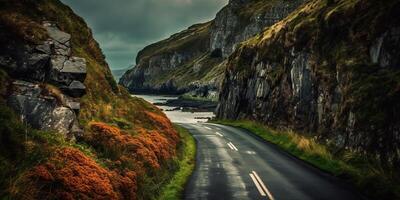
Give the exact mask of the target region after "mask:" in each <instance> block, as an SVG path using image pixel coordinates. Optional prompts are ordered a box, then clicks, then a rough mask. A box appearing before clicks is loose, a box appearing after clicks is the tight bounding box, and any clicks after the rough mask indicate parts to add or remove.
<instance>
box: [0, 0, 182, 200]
mask: <svg viewBox="0 0 400 200" xmlns="http://www.w3.org/2000/svg"><path fill="white" fill-rule="evenodd" d="M1 4H2V5H1V8H0V22H1V24H3V25H4V28H5V30H6V31H7V32H9V33H11V34H12V35H13V36H14V37H15V38H13V39H16V40H22V41H24V42H25V43H26V44H38V43H41V41H43V40H45V39H46V38H47V35H46V32H45V31H44V30H43V28H42V27H41V23H42V21H44V20H46V21H53V22H55V23H56V24H57V25H58V26H59V28H60V29H61V30H62V31H64V32H67V33H69V34H71V36H72V44H71V46H72V48H73V53H72V54H73V55H74V56H78V57H83V58H85V59H86V61H87V78H86V80H85V85H86V88H87V94H86V95H85V96H84V97H83V98H82V99H81V110H80V117H79V118H80V123H81V125H82V126H84V127H85V134H84V136H83V137H82V138H77V141H67V140H65V139H64V138H62V137H61V136H58V135H57V134H54V133H46V132H42V131H37V130H33V129H30V128H29V127H28V126H25V125H23V124H22V123H21V122H20V121H19V118H18V117H17V116H15V114H13V112H12V111H11V110H10V109H9V108H8V107H7V106H6V103H5V100H4V99H5V98H6V97H7V94H8V91H7V90H9V88H8V87H7V84H6V83H7V82H8V81H11V80H12V77H8V75H7V74H6V73H5V72H4V71H2V70H1V80H0V81H1V91H2V97H1V100H0V105H1V108H0V123H1V135H0V139H1V146H2V151H1V152H0V158H1V160H0V168H1V169H2V171H1V174H0V176H1V183H0V186H1V188H0V190H1V191H0V196H1V197H9V198H12V199H14V198H21V199H71V198H75V199H76V198H78V199H98V198H101V199H150V198H154V197H156V196H157V195H158V194H159V192H160V190H161V188H162V186H163V185H162V184H161V183H165V182H167V180H169V179H170V178H171V177H172V175H173V174H172V173H171V171H175V170H176V169H177V167H178V160H177V159H175V158H176V156H177V146H178V145H179V143H180V139H179V136H178V134H177V132H176V131H175V129H174V128H173V127H172V125H171V123H170V121H169V120H168V119H167V118H166V117H165V115H164V114H163V113H162V112H161V111H160V110H159V109H157V108H156V107H154V106H152V105H150V104H148V103H147V102H145V101H144V100H142V99H138V98H133V97H131V96H130V95H129V94H128V93H127V92H126V91H125V89H123V88H119V87H118V85H117V84H116V82H115V81H114V79H113V77H112V75H111V72H110V69H109V67H108V65H107V63H106V62H105V59H104V55H103V54H102V52H101V50H100V48H99V45H98V43H97V42H96V41H95V40H94V39H93V37H92V32H91V30H90V29H89V28H88V27H87V25H86V23H85V22H84V20H83V19H82V18H80V17H79V16H77V15H76V14H74V12H73V11H72V10H71V9H70V8H69V7H67V6H65V5H64V4H62V3H61V2H59V1H58V0H19V1H5V0H2V1H1Z"/></svg>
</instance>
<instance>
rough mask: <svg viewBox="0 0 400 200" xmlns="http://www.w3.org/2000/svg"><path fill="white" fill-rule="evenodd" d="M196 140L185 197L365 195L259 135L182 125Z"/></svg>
mask: <svg viewBox="0 0 400 200" xmlns="http://www.w3.org/2000/svg"><path fill="white" fill-rule="evenodd" d="M180 125H182V126H183V127H185V128H187V129H188V130H189V131H190V132H191V134H192V135H193V136H194V137H195V139H196V142H197V157H196V168H195V171H194V173H193V175H192V176H191V178H190V180H189V183H188V185H187V187H186V188H185V193H184V199H209V200H214V199H215V200H228V199H271V200H284V199H293V200H303V199H316V200H328V199H329V200H331V199H332V200H347V199H363V198H362V197H361V196H360V195H359V194H357V193H356V192H354V190H353V189H351V187H350V186H348V185H346V184H344V183H343V182H341V181H340V180H338V179H337V178H335V177H332V176H330V175H328V174H326V173H323V172H321V171H319V170H317V169H315V168H314V167H312V166H310V165H308V164H306V163H304V162H302V161H300V160H298V159H297V158H294V157H293V156H291V155H289V154H287V153H285V152H284V151H282V150H280V149H279V148H277V147H276V146H274V145H272V144H269V143H267V142H265V141H263V140H262V139H260V138H258V137H257V136H255V135H253V134H251V133H249V132H247V131H245V130H242V129H238V128H233V127H229V126H223V125H217V124H208V123H198V124H180Z"/></svg>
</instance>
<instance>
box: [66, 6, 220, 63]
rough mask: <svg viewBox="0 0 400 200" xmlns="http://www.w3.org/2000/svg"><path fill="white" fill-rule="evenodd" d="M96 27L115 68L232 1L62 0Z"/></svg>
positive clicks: (213, 13)
mask: <svg viewBox="0 0 400 200" xmlns="http://www.w3.org/2000/svg"><path fill="white" fill-rule="evenodd" d="M62 1H63V2H64V3H65V4H67V5H69V6H70V7H72V9H73V10H74V11H75V12H76V13H77V14H79V15H80V16H82V17H83V18H84V19H85V20H86V22H87V23H88V24H89V26H90V27H91V28H92V29H93V32H94V35H95V38H96V39H97V40H98V41H99V43H100V46H101V47H102V49H103V51H104V53H105V54H106V57H107V61H108V62H109V64H110V66H111V67H112V68H115V69H116V68H125V67H127V66H129V65H131V64H133V63H134V60H135V57H136V54H137V52H138V51H139V50H140V49H142V48H143V47H145V46H146V45H148V44H150V43H152V42H156V41H158V40H160V39H164V38H166V37H168V36H169V35H171V34H173V33H176V32H178V31H181V30H183V29H185V28H187V27H188V26H190V25H192V24H195V23H199V22H205V21H208V20H210V19H212V18H214V16H215V14H216V13H217V11H218V10H219V9H221V8H222V7H223V6H224V5H225V4H226V3H227V2H228V0H62Z"/></svg>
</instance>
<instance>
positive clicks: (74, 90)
mask: <svg viewBox="0 0 400 200" xmlns="http://www.w3.org/2000/svg"><path fill="white" fill-rule="evenodd" d="M61 89H62V90H63V91H64V92H65V93H66V94H68V95H70V96H72V97H82V96H83V95H85V94H86V86H85V85H84V84H83V83H82V82H80V81H72V82H71V84H70V85H69V86H68V87H61Z"/></svg>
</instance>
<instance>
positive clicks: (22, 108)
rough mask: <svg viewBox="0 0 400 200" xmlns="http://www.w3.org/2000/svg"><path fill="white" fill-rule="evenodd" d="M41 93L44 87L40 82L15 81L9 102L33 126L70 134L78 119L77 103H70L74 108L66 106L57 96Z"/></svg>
mask: <svg viewBox="0 0 400 200" xmlns="http://www.w3.org/2000/svg"><path fill="white" fill-rule="evenodd" d="M41 93H42V89H41V88H40V86H39V85H38V84H34V83H30V82H25V81H15V82H13V94H11V95H10V96H9V98H8V104H9V106H10V107H11V108H13V109H14V110H15V111H16V113H17V114H18V115H20V117H21V120H22V121H24V122H26V123H27V124H29V125H30V126H31V127H33V128H36V129H41V130H49V131H51V130H55V131H57V132H58V133H61V134H64V135H70V134H71V131H70V128H71V127H72V125H73V123H75V121H77V117H76V114H75V112H74V110H73V108H76V104H74V103H70V105H71V107H73V108H70V107H65V106H64V105H61V104H60V102H58V100H57V99H56V98H55V97H52V96H44V95H41Z"/></svg>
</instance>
